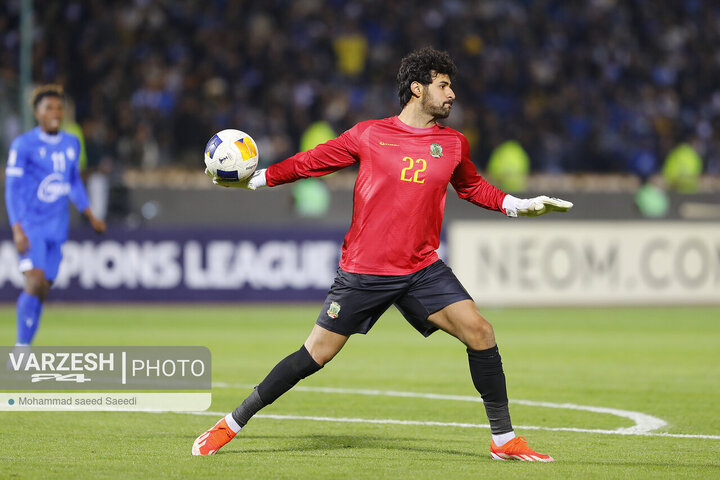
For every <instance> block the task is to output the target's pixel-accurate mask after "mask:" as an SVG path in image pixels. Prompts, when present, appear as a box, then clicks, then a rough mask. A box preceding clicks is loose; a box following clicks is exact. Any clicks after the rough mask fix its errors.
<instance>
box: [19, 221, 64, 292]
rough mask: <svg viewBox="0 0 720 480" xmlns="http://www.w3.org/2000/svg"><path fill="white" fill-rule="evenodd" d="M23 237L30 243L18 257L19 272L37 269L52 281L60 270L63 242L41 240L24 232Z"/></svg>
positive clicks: (41, 238) (40, 237)
mask: <svg viewBox="0 0 720 480" xmlns="http://www.w3.org/2000/svg"><path fill="white" fill-rule="evenodd" d="M25 235H26V236H27V237H28V241H29V242H30V248H29V249H28V250H27V251H26V252H25V253H24V254H21V255H20V264H19V266H20V271H21V272H23V273H24V272H27V271H28V270H32V269H33V268H38V269H40V270H42V271H43V272H44V273H45V278H47V279H48V280H49V281H51V282H52V281H54V280H55V278H56V277H57V273H58V269H59V268H60V261H61V260H62V245H63V243H65V242H61V241H57V240H50V239H47V238H43V237H42V236H38V235H35V234H33V233H32V232H25Z"/></svg>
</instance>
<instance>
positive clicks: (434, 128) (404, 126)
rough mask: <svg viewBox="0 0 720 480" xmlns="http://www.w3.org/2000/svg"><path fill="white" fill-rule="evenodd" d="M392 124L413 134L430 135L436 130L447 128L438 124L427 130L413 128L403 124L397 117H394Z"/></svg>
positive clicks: (426, 128)
mask: <svg viewBox="0 0 720 480" xmlns="http://www.w3.org/2000/svg"><path fill="white" fill-rule="evenodd" d="M392 122H393V124H395V125H396V126H398V127H400V128H402V129H403V130H407V131H408V132H412V133H430V132H432V131H434V130H440V129H443V128H445V126H444V125H441V124H440V123H438V122H435V125H433V126H432V127H425V128H418V127H411V126H410V125H408V124H406V123H403V121H402V120H400V118H399V117H398V116H397V115H395V116H394V117H392Z"/></svg>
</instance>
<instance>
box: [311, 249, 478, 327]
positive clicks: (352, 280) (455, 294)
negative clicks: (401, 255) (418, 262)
mask: <svg viewBox="0 0 720 480" xmlns="http://www.w3.org/2000/svg"><path fill="white" fill-rule="evenodd" d="M461 300H472V297H470V295H469V294H468V293H467V291H466V290H465V288H464V287H463V286H462V284H461V283H460V281H459V280H458V279H457V277H456V276H455V274H454V273H453V272H452V270H451V269H450V267H448V266H447V265H445V264H444V263H443V262H442V260H438V261H437V262H435V263H433V264H432V265H429V266H427V267H425V268H423V269H422V270H419V271H417V272H415V273H411V274H409V275H397V276H395V275H363V274H359V273H349V272H346V271H344V270H342V269H338V271H337V275H336V276H335V281H334V282H333V285H332V287H330V291H329V292H328V296H327V298H326V299H325V303H324V304H323V307H322V310H321V311H320V315H319V316H318V319H317V324H318V325H320V326H321V327H323V328H325V329H327V330H330V331H331V332H335V333H339V334H341V335H348V336H349V335H352V334H353V333H362V334H365V333H367V332H369V331H370V329H371V328H372V327H373V325H375V322H377V321H378V319H379V318H380V316H381V315H382V314H383V313H385V311H386V310H387V309H388V308H390V305H395V306H396V307H397V309H398V310H400V313H402V315H403V317H405V320H407V321H408V323H410V325H412V326H413V327H414V328H415V329H416V330H417V331H418V332H420V333H421V334H423V335H424V336H426V337H427V336H429V335H430V334H431V333H433V332H434V331H435V330H437V329H438V327H437V326H435V325H434V324H432V323H430V322H429V321H428V317H429V316H430V315H432V314H433V313H435V312H437V311H439V310H442V309H443V308H445V307H447V306H448V305H451V304H453V303H455V302H459V301H461Z"/></svg>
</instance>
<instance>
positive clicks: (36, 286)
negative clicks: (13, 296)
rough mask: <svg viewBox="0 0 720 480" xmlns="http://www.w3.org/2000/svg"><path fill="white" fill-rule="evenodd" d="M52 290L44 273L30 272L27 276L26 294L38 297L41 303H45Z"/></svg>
mask: <svg viewBox="0 0 720 480" xmlns="http://www.w3.org/2000/svg"><path fill="white" fill-rule="evenodd" d="M49 290H50V282H48V281H47V279H46V278H45V275H44V274H43V272H42V271H39V270H34V271H31V272H28V273H27V274H26V276H25V292H27V293H28V294H29V295H33V296H35V297H38V298H39V299H40V301H44V300H45V298H46V297H47V294H48V291H49Z"/></svg>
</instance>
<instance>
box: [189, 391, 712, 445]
mask: <svg viewBox="0 0 720 480" xmlns="http://www.w3.org/2000/svg"><path fill="white" fill-rule="evenodd" d="M213 387H218V388H254V385H248V384H232V383H225V382H213ZM293 390H296V391H300V392H312V393H330V394H340V395H372V396H385V397H405V398H427V399H433V400H452V401H460V402H479V403H482V399H481V398H480V397H477V396H468V395H445V394H438V393H420V392H398V391H393V390H368V389H357V388H333V387H307V386H302V385H296V386H295V387H293ZM510 403H516V404H518V405H527V406H530V407H545V408H560V409H567V410H581V411H586V412H592V413H604V414H609V415H615V416H618V417H621V418H627V419H630V420H632V421H633V422H635V425H634V426H632V427H620V428H617V429H615V430H608V429H595V428H573V427H539V426H535V425H518V426H517V427H516V428H518V429H524V430H545V431H551V432H580V433H600V434H605V435H641V436H648V437H671V438H701V439H709V440H720V435H694V434H685V433H662V432H653V430H657V429H658V428H662V427H665V426H666V425H667V422H665V420H663V419H661V418H658V417H653V416H652V415H647V414H645V413H642V412H634V411H631V410H620V409H617V408H607V407H593V406H587V405H576V404H573V403H551V402H536V401H533V400H510ZM200 414H206V413H204V412H203V413H200ZM213 414H215V413H213ZM217 415H224V414H222V413H217ZM255 416H256V417H259V418H269V419H287V420H314V421H326V422H344V423H386V424H396V425H423V426H442V427H460V428H490V426H489V425H483V424H473V423H454V422H422V421H414V420H393V419H363V418H332V417H306V416H297V415H264V414H259V415H255Z"/></svg>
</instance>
